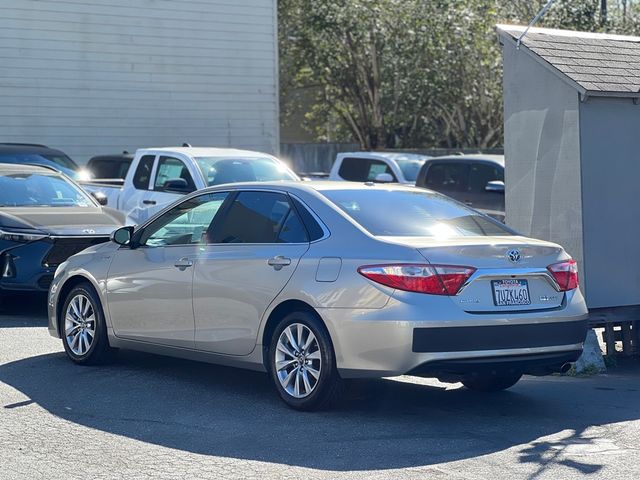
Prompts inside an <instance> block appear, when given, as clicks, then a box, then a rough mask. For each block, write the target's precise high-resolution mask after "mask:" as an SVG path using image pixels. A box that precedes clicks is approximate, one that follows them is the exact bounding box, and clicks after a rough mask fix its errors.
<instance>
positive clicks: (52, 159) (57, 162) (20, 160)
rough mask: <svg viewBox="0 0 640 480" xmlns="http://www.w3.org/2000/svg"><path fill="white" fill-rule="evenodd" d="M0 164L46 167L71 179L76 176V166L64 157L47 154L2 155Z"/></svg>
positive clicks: (0, 155)
mask: <svg viewBox="0 0 640 480" xmlns="http://www.w3.org/2000/svg"><path fill="white" fill-rule="evenodd" d="M0 163H14V164H20V165H24V164H31V165H46V166H48V167H53V168H55V169H56V170H59V171H61V172H63V173H65V174H66V175H69V176H70V177H72V178H76V177H77V175H78V165H76V164H75V162H74V161H73V160H71V159H70V158H69V157H67V156H65V155H57V154H48V153H46V154H45V153H2V154H0Z"/></svg>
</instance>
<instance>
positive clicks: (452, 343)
mask: <svg viewBox="0 0 640 480" xmlns="http://www.w3.org/2000/svg"><path fill="white" fill-rule="evenodd" d="M586 318H587V309H586V306H585V302H584V299H583V297H582V295H581V293H580V290H579V289H578V273H577V268H576V262H575V261H574V260H572V259H571V257H570V256H569V255H568V254H567V253H566V252H565V251H564V250H563V249H562V248H561V247H560V246H558V245H555V244H553V243H549V242H544V241H540V240H533V239H530V238H525V237H522V236H520V235H518V234H517V233H515V232H513V231H511V230H509V229H508V228H507V227H505V226H504V225H503V224H501V223H498V222H496V221H494V220H493V219H491V218H489V217H487V216H484V215H482V214H480V213H478V212H476V211H475V210H472V209H469V208H467V207H466V206H465V205H462V204H460V203H458V202H456V201H454V200H452V199H450V198H448V197H445V196H442V195H440V194H438V193H434V192H430V191H428V190H422V189H420V190H419V189H415V188H412V187H403V186H389V185H382V184H374V183H366V184H357V183H345V182H340V183H333V182H317V183H314V182H295V183H294V182H289V183H287V182H273V183H253V184H251V183H245V184H233V185H231V184H229V185H221V186H218V187H214V188H209V189H206V190H201V191H198V192H196V193H194V194H191V195H189V196H188V197H186V198H185V199H183V200H181V201H180V202H178V203H175V204H173V205H171V206H169V207H167V208H166V209H165V210H164V211H162V212H160V213H159V214H157V215H156V216H155V217H153V218H152V219H150V220H149V221H148V222H147V223H145V224H144V225H141V226H138V227H136V228H134V227H123V228H121V229H119V230H117V231H115V232H114V233H113V235H112V241H111V242H108V243H105V244H101V245H97V246H94V247H91V248H89V249H87V250H84V251H83V252H81V253H79V254H77V255H74V256H73V257H71V258H70V259H69V260H68V261H67V262H65V263H63V264H61V265H60V267H59V268H58V270H57V271H56V274H55V278H54V280H53V284H52V285H51V289H50V294H49V331H50V333H51V334H52V335H53V336H55V337H58V338H61V339H62V342H63V344H64V349H65V351H66V353H67V355H68V356H69V358H70V359H71V360H73V361H74V362H76V363H78V364H97V363H101V362H104V361H107V360H108V359H109V358H110V357H111V356H112V354H113V353H114V352H115V351H116V350H117V349H119V348H128V349H135V350H143V351H147V352H153V353H160V354H166V355H173V356H178V357H185V358H190V359H197V360H204V361H209V362H214V363H220V364H225V365H230V366H237V367H244V368H250V369H254V370H262V371H266V372H268V374H269V375H270V376H271V377H272V378H273V383H274V385H275V387H276V389H277V391H278V393H279V395H280V397H281V398H282V399H283V400H284V401H285V402H286V403H287V404H288V405H289V406H291V407H293V408H296V409H303V410H312V409H318V408H322V407H326V406H328V405H329V404H330V403H331V402H333V401H334V400H335V399H336V398H337V397H338V396H339V393H340V392H341V391H342V390H343V389H344V386H345V381H346V380H347V379H350V378H355V377H382V376H394V375H400V374H409V375H417V376H428V377H436V378H439V379H440V380H442V381H450V382H458V381H460V382H462V383H463V384H464V385H465V386H466V387H467V388H469V389H472V390H480V391H497V390H503V389H506V388H509V387H510V386H512V385H514V384H515V383H516V382H517V381H518V380H519V379H520V377H521V376H522V375H523V374H533V375H545V374H550V373H552V372H558V371H563V370H564V369H566V368H568V365H569V362H572V361H575V360H576V359H577V358H578V356H579V355H580V353H581V351H582V345H583V341H584V338H585V335H586V330H587V323H586Z"/></svg>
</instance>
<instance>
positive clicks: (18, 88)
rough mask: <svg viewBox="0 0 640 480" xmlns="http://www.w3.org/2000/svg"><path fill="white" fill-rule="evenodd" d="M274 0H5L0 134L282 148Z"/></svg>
mask: <svg viewBox="0 0 640 480" xmlns="http://www.w3.org/2000/svg"><path fill="white" fill-rule="evenodd" d="M278 136H279V133H278V78H277V13H276V0H0V142H32V143H44V144H46V145H49V146H51V147H55V148H59V149H61V150H63V151H65V152H66V153H68V154H69V155H70V156H71V157H72V158H74V159H75V160H76V161H78V162H80V163H84V162H86V161H87V160H88V159H89V157H91V156H93V155H97V154H106V153H117V152H119V151H121V150H123V149H127V150H129V151H133V150H135V149H136V148H139V147H151V146H168V145H180V144H182V142H189V143H191V144H192V145H194V146H196V145H197V146H234V147H242V148H248V149H253V150H261V151H265V152H269V153H275V152H277V150H278V142H279V139H278Z"/></svg>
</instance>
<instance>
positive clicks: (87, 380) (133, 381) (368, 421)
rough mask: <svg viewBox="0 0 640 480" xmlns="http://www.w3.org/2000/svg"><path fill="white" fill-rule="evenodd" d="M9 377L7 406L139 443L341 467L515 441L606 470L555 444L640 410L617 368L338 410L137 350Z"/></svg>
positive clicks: (416, 394)
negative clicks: (300, 406) (102, 362)
mask: <svg viewBox="0 0 640 480" xmlns="http://www.w3.org/2000/svg"><path fill="white" fill-rule="evenodd" d="M636 371H637V369H636ZM633 375H635V376H634V377H633V378H632V380H633V382H635V385H636V386H637V385H638V379H639V378H640V376H639V375H638V374H637V373H634V374H633ZM405 378H406V377H402V379H405ZM402 379H401V380H402ZM0 381H1V382H4V383H6V384H8V385H10V386H12V387H13V388H15V389H17V390H19V391H20V392H22V393H23V394H24V395H26V396H27V397H28V398H29V400H27V401H25V402H20V404H13V405H11V404H10V405H4V404H0V408H6V409H19V408H21V407H22V404H24V405H28V404H30V403H31V402H35V403H36V404H38V405H39V406H41V407H43V408H45V409H46V410H48V411H49V412H51V413H52V414H54V415H56V416H59V417H61V418H63V419H65V420H68V421H70V422H75V423H77V424H79V425H83V426H86V427H90V428H93V429H98V430H101V431H104V432H109V433H112V434H116V435H121V436H124V437H127V438H131V439H136V440H139V441H142V442H148V443H151V444H157V445H162V446H165V447H169V448H173V449H179V450H184V451H188V452H194V453H198V454H203V455H216V456H225V457H232V458H240V459H249V460H258V461H264V462H272V463H278V464H288V465H295V466H302V467H308V468H315V469H323V470H332V471H343V470H374V469H391V468H403V467H412V466H425V465H431V464H437V463H442V462H450V461H455V460H461V459H466V458H472V457H477V456H479V455H485V454H489V453H494V452H499V451H502V450H505V449H508V448H511V447H517V448H519V449H520V450H519V451H518V454H519V458H520V462H522V463H535V464H536V465H538V468H539V469H541V470H544V469H545V468H546V467H547V466H548V465H549V464H550V463H553V462H557V463H561V464H563V465H565V466H567V467H569V468H570V469H573V470H575V471H576V472H577V473H580V474H584V475H587V474H597V472H598V471H599V470H600V469H601V468H602V465H601V464H600V463H599V457H598V456H597V455H589V456H584V454H578V455H576V456H575V457H570V459H569V460H568V459H567V456H566V455H562V458H558V457H557V454H558V452H566V451H571V449H578V452H583V453H584V452H585V451H587V452H588V451H589V448H592V449H593V448H595V451H597V450H598V448H600V447H601V446H600V445H598V444H597V442H595V440H594V439H593V438H592V437H591V435H590V433H589V432H588V431H586V430H587V428H588V427H590V426H594V425H605V424H611V423H616V422H622V421H626V420H635V419H637V418H638V417H640V411H639V410H638V408H637V407H636V405H638V404H640V392H639V391H638V389H635V388H623V386H624V382H623V381H622V379H620V378H615V377H606V378H604V380H602V378H600V379H597V378H596V379H595V380H594V379H576V378H558V377H552V378H549V379H544V380H540V379H526V380H524V381H523V382H521V383H519V384H518V385H517V386H516V387H514V388H513V389H512V390H511V391H507V392H502V393H500V394H495V395H488V396H487V395H482V394H476V393H473V392H470V391H468V390H465V389H462V388H461V389H445V388H439V387H438V386H429V385H420V384H417V383H412V382H406V381H398V380H396V379H380V380H374V381H366V382H357V383H355V384H354V385H355V386H354V387H353V388H352V389H351V391H350V393H349V395H348V396H347V398H346V399H345V401H344V402H342V403H341V404H340V405H338V407H337V408H336V409H334V410H331V411H326V412H318V413H304V412H296V411H293V410H290V409H288V408H287V407H286V406H285V405H284V404H282V403H281V402H280V400H279V399H278V398H277V395H276V393H275V390H274V389H273V387H272V385H271V383H270V379H269V377H268V376H267V375H265V374H263V373H258V372H251V371H245V370H239V369H233V368H227V367H220V366H214V365H208V364H203V363H196V362H191V361H186V360H177V359H171V358H166V357H159V356H155V355H150V354H143V353H136V352H120V355H119V357H118V360H117V361H116V362H115V363H114V364H112V365H109V366H103V367H81V366H76V365H74V364H72V363H71V362H70V361H69V360H67V358H66V357H65V356H64V354H63V353H51V354H46V355H39V356H34V357H31V358H26V359H23V360H18V361H14V362H12V363H7V364H4V365H1V366H0ZM603 382H604V383H603ZM603 385H605V386H606V389H603V388H602V387H603ZM598 387H600V388H598ZM611 388H613V389H619V390H620V391H619V392H614V393H615V394H614V395H612V392H611V390H610V389H611ZM14 411H15V410H14ZM552 434H553V435H554V438H553V440H547V439H544V438H542V437H546V436H549V435H552ZM558 436H559V437H560V439H558ZM606 447H607V448H612V447H611V445H608V446H606ZM613 448H615V446H614V447H613ZM567 449H569V450H567ZM580 449H582V450H580Z"/></svg>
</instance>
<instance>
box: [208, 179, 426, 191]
mask: <svg viewBox="0 0 640 480" xmlns="http://www.w3.org/2000/svg"><path fill="white" fill-rule="evenodd" d="M224 189H230V190H253V189H256V190H270V189H273V190H282V191H287V192H291V193H294V192H296V191H300V192H323V191H329V190H330V191H335V190H344V191H348V190H372V189H378V190H386V191H403V192H416V191H421V192H424V191H426V190H425V189H423V188H420V189H416V187H414V186H413V185H403V184H399V183H374V182H366V183H361V182H340V181H328V180H317V181H313V180H312V181H309V182H303V181H291V180H284V181H270V182H240V183H229V184H226V185H214V186H212V187H208V188H206V189H204V190H200V192H204V191H208V190H215V191H219V190H224Z"/></svg>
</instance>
